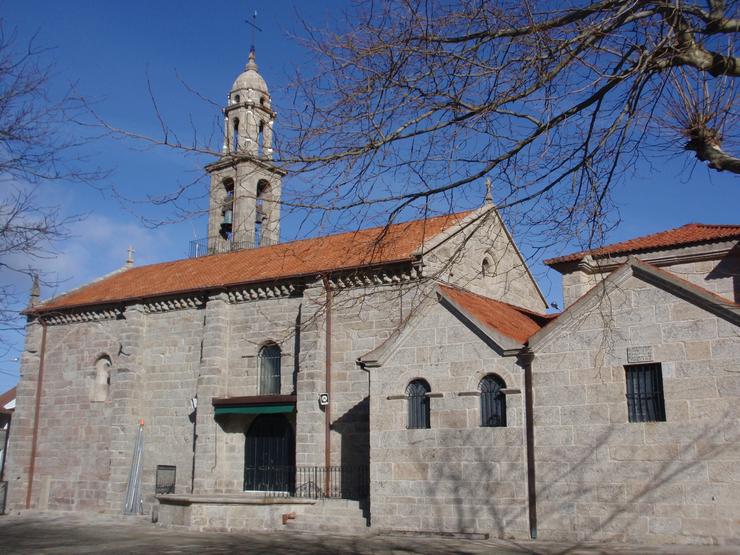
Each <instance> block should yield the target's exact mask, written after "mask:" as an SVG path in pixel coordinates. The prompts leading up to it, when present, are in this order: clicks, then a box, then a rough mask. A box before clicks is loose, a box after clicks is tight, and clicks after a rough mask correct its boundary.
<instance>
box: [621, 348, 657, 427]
mask: <svg viewBox="0 0 740 555" xmlns="http://www.w3.org/2000/svg"><path fill="white" fill-rule="evenodd" d="M624 369H625V371H626V374H627V409H628V412H629V421H630V422H665V399H664V396H663V371H662V368H661V365H660V363H654V364H635V365H630V366H625V367H624Z"/></svg>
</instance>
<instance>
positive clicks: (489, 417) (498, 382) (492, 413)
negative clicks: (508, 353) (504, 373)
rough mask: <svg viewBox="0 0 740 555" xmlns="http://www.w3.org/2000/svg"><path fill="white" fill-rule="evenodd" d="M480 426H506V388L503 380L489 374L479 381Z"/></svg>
mask: <svg viewBox="0 0 740 555" xmlns="http://www.w3.org/2000/svg"><path fill="white" fill-rule="evenodd" d="M479 388H480V425H481V426H484V427H501V426H506V395H504V393H503V392H502V391H501V390H502V389H504V388H506V384H505V383H504V380H502V379H501V378H500V377H498V376H496V375H495V374H489V375H488V376H485V377H484V378H483V379H482V380H481V381H480V385H479Z"/></svg>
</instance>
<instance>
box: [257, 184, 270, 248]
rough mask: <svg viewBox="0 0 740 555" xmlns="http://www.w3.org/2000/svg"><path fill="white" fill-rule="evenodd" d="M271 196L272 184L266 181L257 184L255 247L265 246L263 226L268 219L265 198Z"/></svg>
mask: <svg viewBox="0 0 740 555" xmlns="http://www.w3.org/2000/svg"><path fill="white" fill-rule="evenodd" d="M269 194H270V183H269V182H268V181H265V180H264V179H260V180H259V181H258V182H257V195H256V196H255V212H256V214H255V218H254V245H255V246H256V247H257V246H260V245H263V244H264V242H263V237H262V231H263V229H262V224H263V222H264V220H265V218H266V217H267V214H266V213H265V198H267V197H268V196H269Z"/></svg>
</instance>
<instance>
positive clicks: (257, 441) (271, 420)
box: [244, 414, 295, 492]
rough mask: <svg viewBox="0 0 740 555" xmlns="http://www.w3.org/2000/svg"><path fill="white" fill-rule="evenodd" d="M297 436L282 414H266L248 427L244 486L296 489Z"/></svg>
mask: <svg viewBox="0 0 740 555" xmlns="http://www.w3.org/2000/svg"><path fill="white" fill-rule="evenodd" d="M294 489H295V440H294V437H293V428H292V427H291V425H290V423H289V422H288V419H287V418H285V416H283V415H282V414H262V415H260V416H258V417H257V418H256V419H255V420H254V422H253V423H252V425H251V426H250V427H249V430H248V431H247V437H246V441H245V442H244V490H245V491H273V492H293V491H294Z"/></svg>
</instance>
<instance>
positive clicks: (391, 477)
mask: <svg viewBox="0 0 740 555" xmlns="http://www.w3.org/2000/svg"><path fill="white" fill-rule="evenodd" d="M223 113H224V142H223V152H222V155H221V156H220V158H219V159H218V160H217V161H215V162H213V163H212V164H210V165H208V166H207V167H206V171H207V172H208V173H209V175H210V178H211V181H210V204H209V219H208V237H207V238H206V239H204V240H202V241H195V242H193V243H192V244H191V253H190V254H191V256H190V257H189V258H187V259H183V260H177V261H173V262H164V263H159V264H153V265H149V266H141V267H136V266H133V265H126V266H124V267H123V268H121V269H120V270H118V271H116V272H113V273H112V274H109V275H107V276H104V277H102V278H100V279H98V280H96V281H93V282H91V283H88V284H86V285H84V286H82V287H80V288H78V289H75V290H73V291H69V292H67V293H65V294H62V295H60V296H58V297H55V298H52V299H49V300H46V301H43V302H42V301H40V299H39V295H38V292H37V291H36V292H34V293H33V294H32V296H31V301H30V303H29V307H28V308H27V309H26V311H25V314H26V316H27V320H28V323H27V327H26V342H25V349H24V352H23V356H22V363H21V379H20V383H19V384H18V387H17V391H16V399H17V401H16V407H15V413H14V416H13V426H12V430H11V432H10V439H9V447H8V460H7V464H6V468H5V476H6V478H5V479H6V480H7V481H8V509H9V510H14V511H17V510H26V509H32V510H44V509H55V510H58V509H64V510H72V511H91V512H101V513H109V514H121V513H140V512H143V513H146V514H151V515H152V518H153V520H154V521H158V522H159V523H160V524H165V525H184V526H189V527H191V528H194V529H217V530H288V529H298V530H324V531H333V532H337V533H342V532H345V533H346V532H352V533H362V534H365V533H385V532H403V533H419V534H434V533H449V532H453V533H462V534H474V535H477V536H481V537H486V536H490V537H502V538H526V539H529V538H541V539H555V540H565V541H584V540H600V539H611V540H616V541H630V542H644V543H721V544H738V543H739V542H740V473H739V471H738V469H740V305H739V304H738V302H740V225H704V224H688V225H685V226H683V227H680V228H677V229H673V230H668V231H665V232H662V233H658V234H654V235H650V236H646V237H641V238H637V239H633V240H631V241H626V242H624V243H619V244H615V245H610V246H606V247H603V248H601V249H597V250H593V251H590V252H582V253H576V254H571V255H566V256H562V257H560V258H556V259H552V260H549V261H547V262H546V263H547V264H549V265H550V266H551V267H553V268H555V269H556V270H557V271H559V272H560V273H561V274H562V275H563V291H564V299H565V305H566V306H565V307H564V310H563V311H562V313H560V314H547V313H546V311H547V303H546V301H545V299H544V297H543V295H542V293H541V291H540V289H539V288H538V285H537V283H536V282H535V280H534V278H533V277H532V274H531V273H530V271H529V269H528V267H527V265H526V262H525V260H524V259H523V257H522V255H521V253H520V252H519V250H518V249H517V246H516V244H515V243H514V240H513V238H512V236H511V234H510V233H509V231H508V230H507V228H506V225H505V224H504V222H503V221H502V219H501V217H500V216H499V214H498V212H497V210H496V207H495V205H494V204H493V202H492V201H491V200H490V197H489V198H487V199H486V200H485V201H484V202H483V203H482V205H481V206H480V207H479V208H477V209H475V210H471V211H466V212H459V213H452V214H448V215H443V216H435V217H429V218H426V219H421V220H416V221H409V222H405V223H393V224H391V225H388V226H385V227H378V228H369V229H362V230H359V231H352V232H347V233H340V234H335V235H326V236H321V237H316V238H308V239H302V240H296V241H290V242H281V241H280V203H281V191H282V180H283V178H285V177H286V174H285V172H284V171H283V170H282V169H280V168H279V167H277V166H276V165H275V164H273V162H272V157H273V149H272V143H273V125H274V122H275V117H276V112H275V111H274V110H273V107H272V102H271V98H270V93H269V89H268V87H267V84H266V82H265V80H264V79H263V78H262V76H261V75H260V73H259V72H258V67H257V64H256V60H255V55H254V51H252V52H251V53H250V56H249V61H248V64H247V65H246V67H245V69H244V71H243V72H242V73H241V74H240V75H239V76H238V77H237V79H236V81H235V82H234V84H233V86H232V88H231V91H230V93H229V95H228V104H227V106H226V107H225V108H224V110H223Z"/></svg>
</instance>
